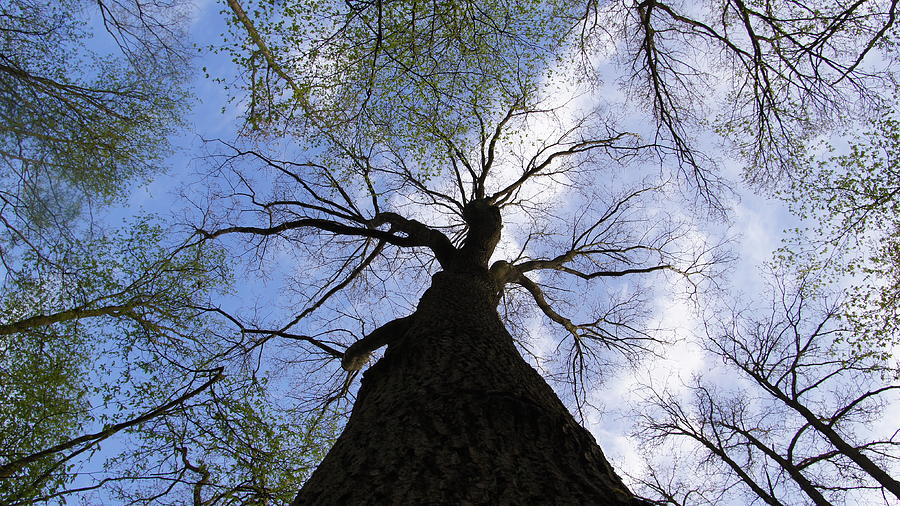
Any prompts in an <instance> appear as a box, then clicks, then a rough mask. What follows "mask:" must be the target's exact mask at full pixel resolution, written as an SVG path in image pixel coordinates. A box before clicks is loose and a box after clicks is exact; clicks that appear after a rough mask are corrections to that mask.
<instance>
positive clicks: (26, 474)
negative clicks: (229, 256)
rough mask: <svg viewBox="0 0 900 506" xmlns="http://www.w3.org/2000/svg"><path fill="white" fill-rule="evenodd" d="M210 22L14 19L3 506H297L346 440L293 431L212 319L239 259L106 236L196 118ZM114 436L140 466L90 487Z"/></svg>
mask: <svg viewBox="0 0 900 506" xmlns="http://www.w3.org/2000/svg"><path fill="white" fill-rule="evenodd" d="M190 7H191V6H190V5H189V4H187V3H185V2H181V1H180V0H174V1H168V0H152V1H145V0H134V1H131V0H122V1H120V0H101V1H97V2H88V1H82V0H71V1H69V0H66V1H41V0H13V1H11V2H4V3H3V5H0V264H2V265H0V274H2V286H0V502H2V503H3V504H9V505H14V504H15V505H17V504H33V503H45V502H47V501H60V502H64V501H65V498H66V496H69V495H71V494H75V493H79V492H80V493H87V492H90V491H92V490H96V489H98V488H99V487H101V486H105V487H106V488H108V489H111V490H112V491H113V492H109V493H118V494H119V496H120V497H121V498H122V499H126V498H127V499H128V500H148V499H149V498H153V497H161V496H163V495H166V496H168V497H170V498H171V497H173V496H177V495H178V494H179V493H184V494H185V495H186V497H187V498H192V497H194V496H196V497H206V496H212V497H215V498H218V500H223V499H228V500H242V501H252V500H269V499H273V498H276V499H277V498H280V499H282V500H283V501H286V500H289V499H288V498H286V495H285V494H287V495H288V496H290V495H293V493H294V492H295V490H296V488H297V487H298V486H299V483H301V482H302V479H303V476H304V473H303V469H305V468H308V467H309V466H310V465H311V464H310V462H311V461H313V462H314V461H315V460H316V459H317V458H318V451H317V448H318V447H317V445H319V444H326V443H327V441H328V440H329V438H330V432H331V431H332V430H333V426H332V423H331V422H330V421H329V420H328V419H327V417H323V416H309V417H308V418H307V423H303V421H302V417H297V416H290V418H291V423H290V424H286V423H279V420H280V419H281V418H283V417H285V416H287V415H285V413H284V411H283V410H279V409H278V408H275V407H272V406H269V405H267V404H266V403H265V402H264V400H265V399H266V398H267V397H268V395H269V393H268V391H267V389H266V387H265V386H264V385H263V384H262V383H261V382H259V381H257V379H256V378H255V377H254V376H253V371H251V370H248V369H247V368H246V367H245V366H244V365H245V364H244V363H243V356H242V355H239V354H236V353H232V352H231V351H230V350H233V349H235V347H234V346H233V345H234V341H233V338H234V334H233V333H232V332H230V331H229V332H226V331H225V330H223V328H222V326H221V322H219V321H217V319H216V318H215V317H213V316H211V315H210V314H209V313H208V312H207V310H206V309H205V308H207V307H208V306H209V304H208V300H209V298H210V297H211V296H214V295H217V296H219V297H221V296H223V295H224V293H223V292H225V291H227V287H228V284H229V269H228V268H226V267H225V266H224V260H223V256H222V255H221V253H222V252H221V251H220V250H217V249H216V248H214V247H210V246H209V245H197V244H191V243H190V242H189V241H188V239H189V235H190V234H179V233H178V232H176V231H175V230H173V228H172V226H171V225H165V224H161V220H160V219H159V218H154V217H142V218H137V219H131V220H126V221H124V222H122V223H109V221H108V220H107V221H104V220H103V219H102V218H100V216H102V213H103V211H104V208H105V207H106V206H107V205H108V204H112V203H116V202H119V201H121V200H123V199H124V198H125V197H127V196H128V195H129V194H130V193H131V192H132V191H133V190H134V189H135V188H136V187H137V186H139V185H140V184H143V183H144V182H146V181H147V180H149V179H150V178H151V177H153V176H154V175H156V174H157V173H159V172H161V171H162V170H163V167H162V162H163V160H164V158H165V156H166V153H167V147H168V142H167V137H168V136H169V135H170V134H171V133H172V132H174V131H175V129H176V128H177V127H178V126H179V121H180V118H181V115H182V113H183V112H184V111H185V110H186V108H187V106H188V100H187V93H186V91H185V87H184V86H183V85H184V84H185V79H186V77H187V76H188V73H189V72H190V71H191V69H192V66H191V65H190V61H189V52H190V51H189V50H192V48H190V46H189V44H188V41H187V40H186V39H185V38H184V36H183V35H184V33H183V28H184V26H185V21H188V20H189V17H188V16H187V15H188V12H187V11H188V10H189V8H190ZM237 349H240V348H239V347H237ZM236 355H238V356H237V357H236ZM199 419H202V420H205V421H207V420H214V422H213V423H203V424H200V423H198V421H197V420H199ZM262 419H265V420H266V421H267V425H266V426H262V424H261V423H260V420H262ZM126 433H128V437H127V438H125V437H124V436H125V434H126ZM236 434H239V437H238V436H236ZM111 438H118V439H119V443H118V444H117V445H114V446H120V447H122V448H123V449H124V448H127V452H124V453H122V454H119V455H116V454H115V453H114V452H110V451H106V452H105V453H101V455H104V456H105V457H107V459H106V462H105V463H104V462H102V461H101V460H102V459H95V460H96V462H94V463H92V464H93V465H92V466H91V467H92V468H90V469H88V470H89V471H91V473H90V476H88V475H87V474H86V473H80V471H82V470H84V469H83V468H82V466H81V464H82V463H83V461H84V458H85V456H88V455H93V454H94V453H95V452H97V451H99V450H100V446H101V444H103V445H106V444H107V443H108V440H109V439H111ZM123 441H124V442H123ZM288 448H290V450H291V452H292V453H291V454H288V451H287V449H288ZM101 466H103V467H101ZM104 467H105V468H104ZM286 468H289V469H290V473H287V472H285V469H286ZM210 490H213V491H212V492H210Z"/></svg>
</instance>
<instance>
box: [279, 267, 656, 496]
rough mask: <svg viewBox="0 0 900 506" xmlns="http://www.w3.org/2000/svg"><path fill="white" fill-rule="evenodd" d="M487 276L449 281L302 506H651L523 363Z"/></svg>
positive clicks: (309, 486) (436, 287) (377, 370)
mask: <svg viewBox="0 0 900 506" xmlns="http://www.w3.org/2000/svg"><path fill="white" fill-rule="evenodd" d="M497 292H498V288H497V287H496V285H495V284H494V283H493V282H492V281H491V280H490V277H489V276H488V274H487V272H486V270H485V272H483V273H478V272H476V273H472V272H469V273H455V272H454V273H451V272H441V273H438V274H436V275H435V276H434V278H433V282H432V286H431V287H430V288H429V289H428V291H427V292H426V293H425V294H424V295H423V297H422V299H421V300H420V301H419V306H418V308H417V310H416V312H415V313H414V314H413V316H412V318H411V321H410V325H409V326H408V327H407V330H406V332H405V333H403V335H397V336H392V337H391V340H390V344H389V345H388V348H387V350H386V351H385V354H384V357H383V358H382V359H381V360H379V361H378V362H377V363H376V364H375V365H373V366H372V367H371V368H369V370H368V371H367V372H366V373H365V375H364V376H363V380H362V384H361V386H360V389H359V394H358V397H357V400H356V404H355V405H354V407H353V412H352V414H351V416H350V419H349V421H348V422H347V426H346V428H345V429H344V432H343V434H341V436H340V438H339V439H338V440H337V442H336V443H335V445H334V447H333V448H332V449H331V451H330V452H329V453H328V455H327V456H326V457H325V459H324V461H323V462H322V464H321V465H320V466H319V467H318V468H317V469H316V471H315V472H314V473H313V475H312V477H310V479H309V481H307V482H306V484H305V485H304V487H303V489H302V490H301V491H300V493H299V495H298V496H297V498H296V500H295V502H294V504H297V505H299V504H304V505H307V504H308V505H313V504H314V505H330V504H334V505H356V504H609V505H626V504H642V501H639V500H637V499H635V498H634V497H633V496H632V494H631V493H630V492H629V491H628V489H627V488H626V487H625V486H624V484H623V483H622V481H621V480H620V478H619V477H618V476H617V475H616V474H615V472H614V471H613V470H612V468H611V467H610V465H609V463H608V462H607V461H606V459H605V458H604V456H603V453H602V452H601V451H600V448H599V447H598V446H597V444H596V443H595V441H594V438H593V437H592V436H591V435H590V433H588V431H587V430H585V429H584V428H583V427H581V426H580V425H579V424H578V423H577V422H576V421H575V419H574V418H573V417H572V415H571V414H570V413H569V411H568V410H567V409H566V408H565V406H563V404H562V403H561V402H560V400H559V399H558V398H557V396H556V395H555V394H554V392H553V391H552V390H551V388H550V387H549V386H548V385H547V383H546V382H544V380H543V378H541V376H540V375H539V374H538V373H537V372H536V371H535V370H534V369H533V368H532V367H531V366H529V365H528V364H527V363H526V362H525V361H524V360H523V359H522V357H521V356H520V354H519V353H518V351H517V350H516V348H515V346H514V345H513V341H512V338H511V336H510V335H509V333H508V332H507V331H506V329H505V328H504V326H503V324H502V322H501V320H500V318H499V316H498V314H497V311H496V304H497Z"/></svg>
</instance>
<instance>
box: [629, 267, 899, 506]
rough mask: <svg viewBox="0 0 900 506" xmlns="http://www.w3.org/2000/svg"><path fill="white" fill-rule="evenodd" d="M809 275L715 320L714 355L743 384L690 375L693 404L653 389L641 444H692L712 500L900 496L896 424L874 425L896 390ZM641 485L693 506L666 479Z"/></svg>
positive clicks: (710, 339) (711, 328)
mask: <svg viewBox="0 0 900 506" xmlns="http://www.w3.org/2000/svg"><path fill="white" fill-rule="evenodd" d="M809 279H810V278H805V279H801V280H799V282H797V283H793V282H791V281H788V280H786V279H783V278H780V279H776V280H775V286H773V299H772V301H771V306H770V307H767V308H763V309H761V310H753V309H750V308H747V309H741V310H735V311H734V312H733V313H731V315H729V316H727V317H725V318H722V319H718V320H716V321H713V322H710V323H709V324H708V326H707V331H708V335H707V336H706V338H705V339H704V342H705V343H706V347H707V349H708V350H709V351H710V352H711V353H712V355H713V357H714V358H716V359H718V360H720V361H721V362H723V363H724V364H725V366H726V367H727V368H728V369H729V371H734V372H735V373H737V374H740V376H739V378H741V379H742V380H744V381H736V382H733V384H731V385H728V384H723V383H725V382H724V381H721V380H720V381H718V382H712V381H710V380H708V379H704V378H695V379H694V380H693V382H692V384H691V385H689V389H688V393H687V395H685V396H682V397H689V398H690V402H684V401H682V400H679V396H677V395H673V394H671V393H667V392H663V391H661V390H660V389H659V387H656V388H649V389H648V391H647V393H648V397H649V399H648V400H649V402H648V405H647V406H645V407H646V408H649V409H645V411H644V412H643V415H642V420H641V422H640V423H639V424H638V428H637V431H636V434H637V436H638V438H640V439H641V440H643V441H645V442H648V443H650V444H652V445H654V446H659V447H662V448H668V447H669V446H670V445H671V444H672V443H673V441H671V440H672V439H676V438H681V439H688V440H690V441H691V442H692V443H693V445H694V447H695V448H696V453H695V456H696V457H697V459H698V460H699V461H701V462H703V463H704V465H703V466H702V467H703V468H705V470H706V472H705V473H703V474H704V475H707V476H710V475H719V479H718V480H715V482H714V483H716V484H718V485H719V487H718V488H719V491H718V493H716V494H713V495H712V497H714V498H715V500H707V501H706V502H705V503H706V504H715V503H717V502H722V501H723V500H724V498H734V497H736V496H740V495H742V493H745V494H743V495H744V496H745V497H750V498H751V499H746V500H748V501H754V500H755V501H762V502H764V503H766V504H810V503H812V504H820V505H822V504H835V503H838V504H840V503H848V502H849V503H863V502H866V503H868V502H872V501H873V500H877V498H879V497H886V496H894V497H900V482H898V481H897V480H896V478H895V476H896V469H897V467H896V466H897V460H898V459H900V452H898V449H897V447H898V445H900V442H898V441H897V440H896V432H895V429H890V428H888V429H887V433H885V430H884V429H878V427H880V426H881V425H883V424H882V423H880V422H887V420H885V413H884V410H885V408H886V407H887V406H889V405H890V404H891V403H892V402H896V399H897V391H898V389H900V385H898V384H897V382H896V381H892V380H891V379H892V378H891V375H889V374H886V373H887V372H889V371H887V370H886V369H885V367H884V365H883V364H882V363H881V362H880V361H879V360H878V359H877V358H876V357H872V356H859V355H854V354H853V353H851V351H852V349H851V348H850V347H849V346H848V345H847V336H846V334H847V333H852V332H853V330H852V329H851V328H849V326H848V325H846V324H845V323H843V322H842V321H841V314H842V313H843V311H844V310H843V309H842V308H841V304H840V302H839V301H838V302H836V301H835V300H829V298H828V297H826V296H825V295H824V294H823V293H822V292H821V291H819V289H817V288H816V287H815V286H814V283H811V282H810V283H807V281H808V280H809ZM725 314H728V313H725ZM682 464H684V463H683V462H682ZM670 472H673V473H676V474H684V472H683V470H682V471H679V470H677V469H676V470H670ZM654 474H657V475H661V474H666V473H665V472H664V470H662V469H660V470H659V471H657V472H656V473H654ZM645 484H646V485H647V486H648V487H649V488H650V489H652V490H653V491H654V492H655V493H656V494H658V495H660V496H662V497H663V498H664V502H667V503H670V504H688V502H682V501H679V500H677V499H676V498H677V496H678V495H679V491H678V490H675V489H673V488H672V487H671V486H670V483H665V482H662V481H649V482H646V483H645ZM735 484H736V486H733V485H735ZM732 487H733V489H732ZM713 488H714V487H713ZM701 497H702V496H701ZM885 501H887V499H885ZM701 502H703V501H701V500H699V498H695V499H694V500H693V501H690V502H689V503H701Z"/></svg>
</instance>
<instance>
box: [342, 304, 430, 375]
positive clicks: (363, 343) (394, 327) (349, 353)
mask: <svg viewBox="0 0 900 506" xmlns="http://www.w3.org/2000/svg"><path fill="white" fill-rule="evenodd" d="M413 316H414V315H410V316H405V317H403V318H397V319H395V320H391V321H389V322H387V323H385V324H384V325H382V326H380V327H378V328H377V329H375V330H373V331H372V332H370V333H369V334H368V335H367V336H365V337H363V338H362V339H360V340H359V341H356V342H355V343H353V344H352V345H350V347H349V348H347V350H346V351H345V352H344V358H343V359H342V360H341V367H343V368H344V370H345V371H349V372H353V371H358V370H360V369H362V366H363V365H365V364H366V362H368V361H369V357H370V356H371V354H372V352H373V351H375V350H377V349H378V348H381V347H382V346H385V345H387V344H389V343H390V342H391V340H393V339H397V338H400V337H403V335H404V334H405V333H406V331H407V329H409V327H410V324H411V323H412V318H413Z"/></svg>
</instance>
